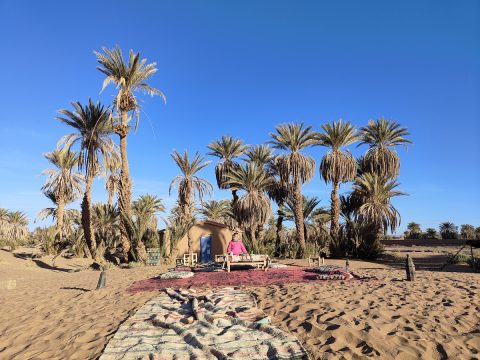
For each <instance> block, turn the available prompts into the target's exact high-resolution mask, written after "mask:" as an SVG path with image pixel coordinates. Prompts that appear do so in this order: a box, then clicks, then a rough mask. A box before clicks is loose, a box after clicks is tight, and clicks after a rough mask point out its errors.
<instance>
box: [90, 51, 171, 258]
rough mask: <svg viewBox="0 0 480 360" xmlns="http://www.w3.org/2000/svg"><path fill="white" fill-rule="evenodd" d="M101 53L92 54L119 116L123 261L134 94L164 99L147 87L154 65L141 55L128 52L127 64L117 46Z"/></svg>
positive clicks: (129, 199)
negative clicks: (114, 93)
mask: <svg viewBox="0 0 480 360" xmlns="http://www.w3.org/2000/svg"><path fill="white" fill-rule="evenodd" d="M102 51H103V53H100V52H95V55H96V57H97V61H98V63H99V64H100V66H98V67H97V69H98V70H99V71H101V72H102V73H103V74H105V76H106V78H105V80H104V82H103V86H102V91H103V89H105V88H106V87H107V86H108V85H109V84H110V83H112V84H114V85H115V86H116V87H117V89H118V93H117V96H116V97H115V101H114V106H115V109H116V110H118V112H119V115H120V122H119V123H117V124H116V126H115V129H114V131H115V133H116V134H117V135H118V136H119V138H120V157H121V163H122V168H121V171H120V181H119V185H120V186H119V196H118V200H119V201H118V206H119V209H120V213H121V214H122V216H121V226H120V233H121V239H122V240H121V241H122V251H123V255H124V257H127V256H128V253H129V250H130V237H131V236H130V235H131V232H130V231H129V230H130V229H129V224H130V222H129V219H130V216H131V203H132V184H131V180H130V170H129V166H128V156H127V135H128V133H129V131H130V125H129V122H130V120H131V119H132V117H135V129H136V128H137V126H138V121H139V112H140V105H139V104H138V100H137V98H136V96H135V93H136V92H141V93H145V94H148V95H150V96H155V95H157V96H160V97H161V98H162V99H163V101H164V102H165V101H166V98H165V95H164V94H163V93H162V92H161V91H160V90H158V89H156V88H154V87H152V86H150V85H149V84H148V80H149V78H150V77H151V76H152V75H153V74H155V73H156V72H157V70H158V69H157V68H156V65H157V64H156V63H155V62H153V63H149V64H147V59H142V60H140V54H139V53H135V52H133V51H132V50H130V52H129V57H128V63H126V62H125V59H124V58H123V54H122V50H121V49H120V47H119V46H116V47H114V48H113V49H107V48H105V47H104V48H102Z"/></svg>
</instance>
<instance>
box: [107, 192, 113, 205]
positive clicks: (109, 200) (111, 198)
mask: <svg viewBox="0 0 480 360" xmlns="http://www.w3.org/2000/svg"><path fill="white" fill-rule="evenodd" d="M112 202H113V193H112V192H110V191H109V192H108V201H107V204H108V206H112Z"/></svg>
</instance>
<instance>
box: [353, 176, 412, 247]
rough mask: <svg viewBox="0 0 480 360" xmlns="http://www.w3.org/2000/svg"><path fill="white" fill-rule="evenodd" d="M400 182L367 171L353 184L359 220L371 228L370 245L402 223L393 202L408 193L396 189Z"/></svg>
mask: <svg viewBox="0 0 480 360" xmlns="http://www.w3.org/2000/svg"><path fill="white" fill-rule="evenodd" d="M398 185H399V183H398V182H396V181H394V180H391V179H388V178H386V177H383V176H380V175H377V174H371V173H365V174H363V175H362V176H360V177H358V178H357V179H356V180H355V183H354V184H353V194H352V196H354V197H355V198H356V199H357V200H356V201H359V203H360V204H361V205H360V206H359V207H358V211H357V221H359V222H360V223H362V224H365V225H366V226H367V227H368V228H369V233H368V241H367V242H368V245H373V244H378V241H379V235H380V234H386V232H387V231H388V230H389V229H390V230H391V231H392V232H393V231H394V230H395V229H396V228H397V226H398V225H399V224H400V214H399V212H398V211H397V209H395V207H394V206H393V205H392V204H391V199H392V198H393V197H396V196H400V195H406V194H405V193H403V192H401V191H398V190H396V188H397V187H398Z"/></svg>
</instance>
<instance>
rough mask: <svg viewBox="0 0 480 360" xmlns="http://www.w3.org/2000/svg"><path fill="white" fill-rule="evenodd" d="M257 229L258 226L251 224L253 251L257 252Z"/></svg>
mask: <svg viewBox="0 0 480 360" xmlns="http://www.w3.org/2000/svg"><path fill="white" fill-rule="evenodd" d="M256 229H257V227H256V226H251V227H250V240H251V241H252V247H253V249H252V250H253V251H254V252H255V253H257V252H258V245H257V236H256V234H255V230H256Z"/></svg>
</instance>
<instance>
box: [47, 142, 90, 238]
mask: <svg viewBox="0 0 480 360" xmlns="http://www.w3.org/2000/svg"><path fill="white" fill-rule="evenodd" d="M44 156H45V158H46V159H47V160H48V161H49V162H50V163H51V164H52V165H53V166H54V167H53V168H48V169H45V170H43V171H42V175H46V176H47V180H46V181H45V184H44V185H43V186H42V191H43V192H47V193H52V194H53V196H54V197H55V201H56V205H57V210H56V224H55V229H56V235H55V238H56V242H59V241H61V240H62V239H63V236H64V234H63V229H64V218H65V217H64V209H65V204H66V203H68V202H70V201H73V200H75V199H76V198H77V197H79V196H80V195H81V194H82V185H83V182H84V177H83V175H82V174H81V173H79V172H76V171H74V168H76V167H77V166H78V162H79V155H78V154H77V153H75V152H74V151H72V150H71V149H70V148H68V147H64V148H63V149H55V150H54V151H52V152H49V153H46V154H45V155H44Z"/></svg>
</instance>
